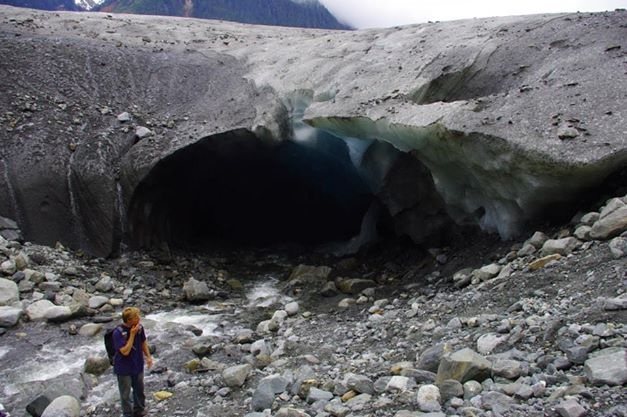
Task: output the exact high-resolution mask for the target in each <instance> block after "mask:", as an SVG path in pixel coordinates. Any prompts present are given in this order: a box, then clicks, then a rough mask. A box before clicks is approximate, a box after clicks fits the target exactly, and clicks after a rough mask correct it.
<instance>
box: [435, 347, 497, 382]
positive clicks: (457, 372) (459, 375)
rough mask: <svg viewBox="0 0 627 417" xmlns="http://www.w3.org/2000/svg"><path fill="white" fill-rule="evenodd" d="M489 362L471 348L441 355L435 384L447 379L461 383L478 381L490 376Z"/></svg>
mask: <svg viewBox="0 0 627 417" xmlns="http://www.w3.org/2000/svg"><path fill="white" fill-rule="evenodd" d="M490 369H491V363H490V361H488V360H487V359H486V358H484V357H483V356H481V355H479V354H478V353H477V352H475V351H473V350H472V349H468V348H465V349H462V350H458V351H457V352H454V353H452V354H447V355H444V356H443V357H442V360H441V361H440V366H439V367H438V372H437V377H436V385H437V384H439V383H441V382H442V381H444V380H447V379H454V380H456V381H459V382H461V383H462V384H463V383H464V382H466V381H469V380H477V381H479V382H481V381H483V380H484V379H486V378H488V377H489V376H490Z"/></svg>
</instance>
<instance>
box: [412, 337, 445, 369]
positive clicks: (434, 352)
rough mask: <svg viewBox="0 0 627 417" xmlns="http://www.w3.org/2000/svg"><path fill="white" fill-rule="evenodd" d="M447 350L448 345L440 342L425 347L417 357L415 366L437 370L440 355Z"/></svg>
mask: <svg viewBox="0 0 627 417" xmlns="http://www.w3.org/2000/svg"><path fill="white" fill-rule="evenodd" d="M449 351H450V349H449V347H448V346H446V345H445V344H442V343H440V344H437V345H435V346H432V347H430V348H427V349H425V350H424V351H423V352H422V353H421V354H420V356H419V357H418V358H417V361H418V363H417V368H418V369H424V370H426V371H430V372H438V366H440V360H441V359H442V356H443V355H444V354H445V353H446V352H449Z"/></svg>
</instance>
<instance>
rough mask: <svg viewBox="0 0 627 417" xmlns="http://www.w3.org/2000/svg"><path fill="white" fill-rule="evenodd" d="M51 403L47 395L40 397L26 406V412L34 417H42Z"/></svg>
mask: <svg viewBox="0 0 627 417" xmlns="http://www.w3.org/2000/svg"><path fill="white" fill-rule="evenodd" d="M51 402H52V401H51V400H50V398H48V397H47V396H46V395H40V396H39V397H37V398H35V399H34V400H33V401H31V402H30V403H29V404H28V405H27V406H26V411H27V412H28V413H29V414H30V415H31V416H33V417H41V415H42V414H43V413H44V411H45V410H46V407H48V406H49V405H50V403H51ZM0 410H1V408H0Z"/></svg>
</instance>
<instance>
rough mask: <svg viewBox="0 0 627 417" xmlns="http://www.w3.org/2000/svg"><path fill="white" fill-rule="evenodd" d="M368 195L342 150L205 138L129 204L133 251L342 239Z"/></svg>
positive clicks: (238, 136) (241, 136)
mask: <svg viewBox="0 0 627 417" xmlns="http://www.w3.org/2000/svg"><path fill="white" fill-rule="evenodd" d="M373 198H374V197H373V196H372V194H371V193H370V190H369V188H368V186H367V184H366V183H365V182H364V181H363V180H362V178H361V177H360V176H359V174H358V173H357V171H356V170H355V168H354V166H353V165H352V163H351V161H350V157H349V152H348V148H347V147H346V144H345V143H344V142H343V141H342V140H340V139H338V138H335V137H327V138H325V140H324V141H320V142H318V144H317V145H316V146H310V145H307V144H302V143H297V142H292V141H284V142H281V143H279V144H272V145H269V144H264V143H262V142H261V141H260V140H259V139H258V138H257V137H255V136H254V135H253V134H251V133H250V132H248V131H246V130H240V131H232V132H228V133H225V134H221V135H215V136H211V137H208V138H205V139H204V140H202V141H199V142H198V143H196V144H194V145H192V146H189V147H186V148H184V149H181V150H179V151H177V152H176V153H174V154H173V155H171V156H169V157H168V158H166V159H164V160H162V161H161V162H159V163H158V164H157V166H156V167H155V168H154V169H153V170H152V171H151V173H150V174H149V175H148V176H147V178H146V179H145V180H144V181H143V182H142V183H141V184H140V185H139V187H138V188H137V191H136V192H135V194H134V196H133V198H132V200H131V204H130V207H129V212H128V214H129V216H128V223H129V224H128V226H129V238H130V243H131V246H134V247H141V248H160V247H163V244H164V243H167V244H168V247H170V248H182V249H200V248H202V247H203V246H205V245H210V244H213V243H229V242H230V243H233V244H238V245H268V244H280V243H298V244H320V243H327V242H335V241H343V240H347V239H349V238H351V237H352V236H354V235H356V234H358V233H359V231H360V226H361V221H362V218H363V216H364V214H365V213H366V211H367V210H368V208H369V206H370V204H371V202H372V200H373Z"/></svg>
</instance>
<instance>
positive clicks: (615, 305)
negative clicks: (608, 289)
mask: <svg viewBox="0 0 627 417" xmlns="http://www.w3.org/2000/svg"><path fill="white" fill-rule="evenodd" d="M600 303H601V305H602V306H603V309H604V310H606V311H616V310H627V296H622V297H616V298H601V299H600Z"/></svg>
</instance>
